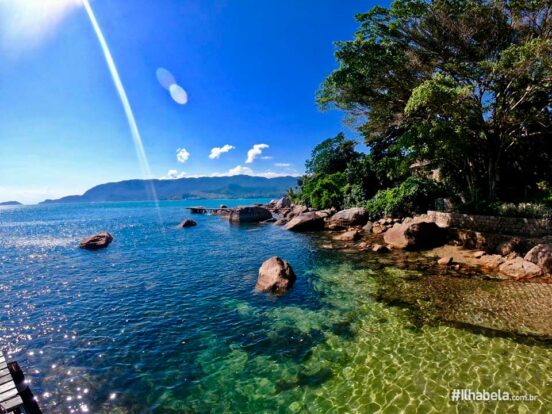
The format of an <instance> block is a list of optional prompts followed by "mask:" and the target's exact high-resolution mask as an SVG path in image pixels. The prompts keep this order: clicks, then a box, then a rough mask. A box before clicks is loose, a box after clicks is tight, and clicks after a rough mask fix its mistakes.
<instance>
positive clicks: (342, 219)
mask: <svg viewBox="0 0 552 414" xmlns="http://www.w3.org/2000/svg"><path fill="white" fill-rule="evenodd" d="M367 221H368V215H367V214H366V210H365V209H364V208H361V207H355V208H349V209H347V210H341V211H339V212H337V213H335V214H334V215H333V216H332V217H331V218H330V223H331V224H332V225H334V226H341V227H351V226H358V225H364V224H366V222H367Z"/></svg>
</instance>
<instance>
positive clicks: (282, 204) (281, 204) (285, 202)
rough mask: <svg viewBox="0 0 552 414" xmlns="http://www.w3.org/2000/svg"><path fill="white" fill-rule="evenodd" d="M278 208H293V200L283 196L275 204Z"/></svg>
mask: <svg viewBox="0 0 552 414" xmlns="http://www.w3.org/2000/svg"><path fill="white" fill-rule="evenodd" d="M274 205H275V207H276V208H288V207H291V200H290V199H289V197H288V196H283V197H282V198H281V199H279V200H278V201H276V203H275V204H274Z"/></svg>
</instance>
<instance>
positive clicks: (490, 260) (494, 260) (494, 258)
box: [479, 254, 505, 269]
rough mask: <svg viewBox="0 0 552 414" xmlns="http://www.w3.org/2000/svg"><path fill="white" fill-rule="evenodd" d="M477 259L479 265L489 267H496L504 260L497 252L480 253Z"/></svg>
mask: <svg viewBox="0 0 552 414" xmlns="http://www.w3.org/2000/svg"><path fill="white" fill-rule="evenodd" d="M479 260H480V264H481V266H483V267H487V268H489V269H497V268H498V267H499V266H500V265H501V264H502V263H504V262H505V260H504V258H503V257H502V256H501V255H499V254H485V255H482V256H481V258H480V259H479Z"/></svg>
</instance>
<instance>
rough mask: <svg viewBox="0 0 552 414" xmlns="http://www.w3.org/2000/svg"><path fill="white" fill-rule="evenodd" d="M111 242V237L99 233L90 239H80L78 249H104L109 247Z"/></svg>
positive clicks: (104, 233)
mask: <svg viewBox="0 0 552 414" xmlns="http://www.w3.org/2000/svg"><path fill="white" fill-rule="evenodd" d="M112 241H113V236H112V235H111V234H109V233H108V232H107V231H102V232H100V233H97V234H94V235H92V236H90V237H87V238H85V239H82V240H81V242H80V244H79V247H80V248H81V249H87V250H98V249H104V248H106V247H107V246H109V243H111V242H112Z"/></svg>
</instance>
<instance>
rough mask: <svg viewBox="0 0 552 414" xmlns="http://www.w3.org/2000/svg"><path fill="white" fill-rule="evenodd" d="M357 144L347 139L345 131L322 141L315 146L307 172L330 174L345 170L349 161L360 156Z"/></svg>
mask: <svg viewBox="0 0 552 414" xmlns="http://www.w3.org/2000/svg"><path fill="white" fill-rule="evenodd" d="M355 146H356V142H355V141H351V140H348V139H345V135H344V134H343V132H340V133H339V134H337V136H335V137H334V138H329V139H326V140H324V141H322V142H321V143H320V144H318V145H317V146H316V147H314V149H313V150H312V154H311V158H310V159H309V160H308V161H307V162H306V165H305V166H306V172H307V174H321V175H330V174H334V173H337V172H343V171H345V169H346V168H347V165H348V164H349V163H351V162H354V161H356V160H357V159H358V158H359V157H360V154H359V153H358V152H356V151H355Z"/></svg>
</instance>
